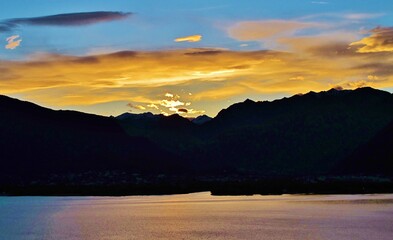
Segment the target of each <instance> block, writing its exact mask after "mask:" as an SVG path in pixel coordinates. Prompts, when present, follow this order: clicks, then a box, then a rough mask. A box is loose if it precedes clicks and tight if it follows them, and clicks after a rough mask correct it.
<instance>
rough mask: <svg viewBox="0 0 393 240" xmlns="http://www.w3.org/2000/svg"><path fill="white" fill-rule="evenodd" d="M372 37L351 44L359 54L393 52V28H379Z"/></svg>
mask: <svg viewBox="0 0 393 240" xmlns="http://www.w3.org/2000/svg"><path fill="white" fill-rule="evenodd" d="M370 33H371V35H370V36H368V37H365V38H363V39H361V40H360V41H356V42H353V43H351V46H352V47H358V50H357V52H359V53H377V52H393V27H377V28H374V29H372V30H371V31H370Z"/></svg>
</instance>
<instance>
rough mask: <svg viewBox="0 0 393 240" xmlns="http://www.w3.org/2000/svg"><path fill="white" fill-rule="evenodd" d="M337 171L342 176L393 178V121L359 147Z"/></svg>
mask: <svg viewBox="0 0 393 240" xmlns="http://www.w3.org/2000/svg"><path fill="white" fill-rule="evenodd" d="M337 170H338V171H339V172H340V173H341V174H360V175H385V176H386V175H387V176H393V121H392V122H391V123H390V124H389V125H388V126H386V127H385V128H384V129H382V130H381V131H379V132H378V133H377V134H376V135H375V136H374V137H373V138H372V139H371V140H370V141H368V142H367V143H365V144H362V145H361V146H359V147H358V148H357V149H356V150H355V151H354V152H353V153H352V154H351V155H350V156H349V157H348V158H347V159H345V161H343V163H342V164H340V165H339V166H337Z"/></svg>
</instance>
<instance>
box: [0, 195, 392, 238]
mask: <svg viewBox="0 0 393 240" xmlns="http://www.w3.org/2000/svg"><path fill="white" fill-rule="evenodd" d="M0 239H4V240H14V239H17V240H30V239H37V240H38V239H39V240H41V239H56V240H62V239H88V240H101V239H266V240H269V239H282V240H286V239H302V240H306V239H310V240H316V239H351V240H352V239H367V240H369V239H375V240H382V239H386V240H391V239H393V195H392V194H390V195H341V196H339V195H328V196H318V195H314V196H311V195H309V196H301V195H299V196H296V195H284V196H239V197H226V196H223V197H215V196H210V194H209V193H195V194H186V195H172V196H136V197H114V198H111V197H0Z"/></svg>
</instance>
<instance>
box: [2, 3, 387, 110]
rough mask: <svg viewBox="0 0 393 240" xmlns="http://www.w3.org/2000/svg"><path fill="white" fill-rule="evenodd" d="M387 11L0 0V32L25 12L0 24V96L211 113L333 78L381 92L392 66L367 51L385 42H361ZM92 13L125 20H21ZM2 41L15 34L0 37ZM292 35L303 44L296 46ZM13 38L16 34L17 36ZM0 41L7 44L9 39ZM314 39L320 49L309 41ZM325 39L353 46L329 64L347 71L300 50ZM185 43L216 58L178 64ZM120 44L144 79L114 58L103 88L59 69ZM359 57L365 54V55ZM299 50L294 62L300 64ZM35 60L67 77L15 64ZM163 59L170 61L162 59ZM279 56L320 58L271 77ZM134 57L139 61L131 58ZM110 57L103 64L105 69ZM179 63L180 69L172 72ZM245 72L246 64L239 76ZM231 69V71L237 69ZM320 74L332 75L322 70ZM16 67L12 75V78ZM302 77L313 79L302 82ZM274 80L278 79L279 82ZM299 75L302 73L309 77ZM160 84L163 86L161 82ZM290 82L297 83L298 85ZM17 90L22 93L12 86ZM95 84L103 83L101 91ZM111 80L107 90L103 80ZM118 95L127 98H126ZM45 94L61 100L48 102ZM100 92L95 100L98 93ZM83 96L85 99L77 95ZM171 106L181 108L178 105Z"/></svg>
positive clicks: (340, 6) (64, 104)
mask: <svg viewBox="0 0 393 240" xmlns="http://www.w3.org/2000/svg"><path fill="white" fill-rule="evenodd" d="M392 6H393V5H392V3H391V2H390V1H389V0H375V1H354V0H348V1H338V0H334V1H333V0H326V1H303V0H296V1H295V0H289V1H288V0H287V1H282V0H279V1H246V2H245V1H223V0H222V1H212V0H210V1H205V0H199V1H175V0H172V1H151V0H144V1H122V0H119V1H108V0H100V1H98V0H89V1H87V0H78V1H76V0H59V1H53V0H37V1H34V2H33V1H31V0H14V1H1V2H0V16H1V17H0V27H1V24H3V25H4V24H7V23H10V22H11V23H13V21H14V22H15V20H13V19H24V20H23V21H24V22H22V23H21V22H20V21H19V22H18V21H16V22H18V24H16V26H13V27H11V28H10V29H9V30H8V31H0V39H3V40H2V41H3V44H4V46H6V45H7V46H9V47H8V48H6V47H1V48H0V61H1V62H0V64H3V65H4V66H1V65H0V70H1V69H4V71H7V72H9V75H7V76H3V77H2V79H0V80H7V81H3V82H4V83H3V85H2V86H3V89H5V90H3V92H0V93H2V94H7V95H11V96H15V97H19V98H22V99H26V100H30V101H34V102H37V103H40V104H43V105H45V106H49V107H53V108H72V109H77V110H83V111H88V112H94V113H98V114H104V115H111V114H112V115H116V114H119V113H121V112H124V111H134V112H143V111H148V110H151V111H153V112H156V113H159V112H162V113H165V114H168V113H173V112H176V111H177V110H178V109H179V108H180V107H183V108H185V107H186V103H187V104H188V103H189V105H187V106H194V107H195V109H194V108H193V109H192V111H191V110H190V111H189V114H190V115H193V114H194V115H198V114H201V113H207V114H209V115H215V114H216V113H217V112H218V111H219V110H220V109H221V108H223V107H227V106H228V105H230V104H231V103H234V102H236V101H242V100H244V99H246V98H252V99H254V100H266V99H267V100H272V99H275V98H278V97H283V96H289V95H291V94H295V93H297V92H305V91H307V90H324V89H328V88H330V87H332V86H333V87H334V86H335V85H343V86H346V87H348V88H353V87H355V86H366V85H370V86H373V87H377V88H381V89H386V90H390V91H391V90H392V87H393V84H392V83H391V82H392V78H391V76H390V73H389V74H388V71H387V70H386V69H388V66H385V65H383V66H382V64H381V63H380V61H379V60H378V58H377V52H378V54H379V55H378V56H379V57H381V53H382V52H383V60H384V62H385V63H386V64H390V63H391V60H392V58H391V50H390V49H391V48H390V47H389V46H388V47H387V48H386V47H385V48H383V49H382V48H381V46H379V47H376V45H375V44H374V43H375V42H373V44H374V45H370V46H368V45H367V44H368V43H369V42H370V41H375V39H379V37H380V36H381V35H382V37H386V36H387V37H388V38H389V36H390V28H391V26H392V23H393V13H392V12H393V7H392ZM97 11H102V12H107V13H110V14H112V13H115V14H116V13H121V14H125V13H131V15H130V16H127V17H124V18H123V17H122V18H113V19H112V18H111V19H110V20H107V19H106V20H100V21H97V22H94V23H91V24H80V25H67V26H65V25H56V24H46V25H45V24H44V25H42V24H41V25H36V24H31V18H36V17H47V16H52V15H57V14H75V13H89V12H97ZM4 26H5V25H4ZM7 26H8V25H7ZM378 27H380V28H381V29H379V28H378ZM375 29H376V30H375ZM193 35H200V37H201V40H200V41H194V42H187V41H184V42H175V41H174V40H175V39H176V38H180V37H187V36H193ZM9 37H13V38H12V39H8V41H6V39H7V38H9ZM367 37H371V38H367ZM373 37H374V38H373ZM302 39H305V41H304V42H303V43H302ZM19 40H21V41H20V42H18V41H19ZM10 41H11V43H13V44H14V45H12V46H11V45H8V44H9V43H10ZM307 41H308V43H307ZM315 42H318V44H317V45H315V44H314V43H315ZM356 42H358V44H357V45H356V44H352V43H356ZM307 44H309V46H308V45H307ZM344 44H346V45H344ZM351 44H352V45H351ZM314 45H315V46H314ZM333 45H334V46H338V45H340V47H341V48H340V51H341V50H343V49H344V50H345V48H346V47H345V46H348V48H351V46H356V47H357V49H355V50H354V52H356V53H358V54H352V55H351V56H349V55H348V54H346V55H345V54H342V55H340V56H338V58H339V61H341V62H343V64H341V65H340V66H337V67H336V70H337V71H338V69H340V70H341V71H343V72H344V71H345V73H346V74H345V75H344V74H341V75H339V74H335V71H336V70H335V69H334V68H333V67H332V68H329V70H327V69H325V68H326V66H324V65H326V64H325V62H326V59H325V58H326V56H316V53H315V51H313V52H311V50H310V49H314V50H315V49H317V48H318V49H319V50H320V51H319V52H321V51H322V49H325V50H326V48H328V47H330V48H331V47H332V46H333ZM362 46H364V48H362ZM192 49H202V50H199V51H225V53H224V55H225V58H224V57H222V58H221V57H217V55H214V56H211V59H210V58H205V57H202V56H200V55H195V57H194V58H193V59H192V64H191V63H190V64H191V65H185V64H184V63H182V62H179V63H178V62H176V63H175V60H174V59H177V58H179V59H180V58H182V57H181V56H184V54H188V53H185V52H184V51H191V50H192ZM209 49H210V50H209ZM261 50H270V51H275V53H274V56H270V55H269V64H271V65H269V67H268V66H265V64H263V63H262V62H258V63H255V58H256V56H258V59H261V58H264V57H265V56H266V54H265V55H263V56H261V54H260V53H259V51H261ZM118 51H135V52H137V53H138V54H139V53H140V54H141V59H143V61H144V63H143V64H146V65H144V67H141V68H140V69H142V70H143V71H146V72H147V73H146V75H149V76H148V77H139V76H142V75H141V74H140V72H137V70H136V69H135V68H131V67H129V66H128V65H126V63H125V62H124V61H125V60H124V59H123V60H121V61H122V62H119V64H118V65H117V66H123V64H125V65H124V66H123V67H122V68H121V69H115V70H116V71H115V70H114V71H113V73H112V74H113V77H111V76H110V75H108V76H107V75H105V78H103V79H104V80H105V81H107V82H108V81H111V83H110V84H109V83H107V82H106V84H107V85H105V84H104V85H102V84H101V83H102V81H103V80H102V79H101V80H100V81H101V82H100V84H101V85H99V84H98V83H96V82H95V83H94V88H92V86H91V85H89V84H87V83H85V81H84V80H83V81H82V80H81V82H75V79H77V78H76V76H74V73H73V72H72V71H71V70H67V71H66V70H65V68H66V67H65V66H66V64H63V63H64V61H65V60H64V59H66V58H83V57H86V56H92V55H94V56H100V57H97V59H98V58H99V60H100V61H101V60H102V59H105V61H106V60H107V59H109V58H111V56H112V55H109V56H107V55H108V54H111V53H115V52H118ZM167 51H174V52H176V54H179V56H178V57H177V56H172V57H171V58H170V59H169V58H168V56H167V55H165V57H162V54H166V52H167ZM332 51H333V52H334V51H335V52H336V53H337V51H338V50H337V49H332ZM284 53H285V54H287V53H289V54H292V56H291V57H288V56H287V55H285V56H284ZM171 54H172V52H171ZM176 54H175V55H176ZM205 54H209V53H205ZM327 54H329V53H327ZM366 55H367V56H370V57H368V58H367V59H365V56H366ZM47 56H50V57H49V58H48V57H47ZM54 56H57V57H54ZM234 56H235V57H237V58H239V59H240V58H241V59H243V58H244V62H247V64H243V65H244V66H242V68H240V67H235V68H234V69H235V70H231V69H232V67H233V66H235V65H236V66H237V65H239V66H240V65H241V63H239V64H237V63H236V61H235V59H231V61H230V60H229V59H230V58H232V57H234ZM299 57H302V59H301V60H299V59H298V58H299ZM101 58H102V59H101ZM295 58H296V59H295ZM344 58H345V59H344ZM43 59H44V60H45V61H52V62H51V63H50V65H54V64H55V63H56V64H60V63H61V64H63V65H62V67H61V68H60V67H59V70H58V71H59V72H62V73H61V74H60V73H59V74H58V76H61V77H62V78H63V79H65V80H64V81H67V83H66V84H64V85H62V84H61V83H60V82H63V81H60V80H59V79H58V78H57V77H56V79H52V78H53V76H55V75H50V74H42V75H40V74H39V71H40V69H39V67H37V68H36V70H34V71H33V70H31V69H30V68H29V67H26V66H27V65H26V66H25V67H24V68H23V69H19V68H21V65H23V64H28V63H29V62H32V61H33V62H34V61H36V62H40V61H41V62H42V61H43ZM48 59H49V60H48ZM160 59H162V60H160ZM354 59H356V60H354ZM15 61H16V62H15ZM114 61H120V60H119V59H116V60H114ZM168 61H170V64H169V65H166V64H167V62H168ZM179 61H181V60H179ZM223 61H226V62H228V66H220V67H217V69H210V67H211V66H210V65H209V64H216V65H220V64H221V63H222V62H223ZM274 61H276V62H274ZM277 61H281V62H285V63H286V64H289V62H291V61H294V62H296V64H297V65H299V63H300V62H304V63H305V62H309V63H316V62H318V64H315V66H313V71H312V72H307V71H306V70H303V69H305V68H307V66H308V65H305V66H303V65H302V66H300V65H299V66H297V67H296V69H292V70H291V72H288V71H289V70H287V69H285V68H283V69H282V71H281V72H280V71H279V70H276V68H278V69H281V68H280V66H278V65H277ZM353 61H356V64H357V65H356V66H355V65H354V66H350V67H348V68H346V69H341V67H342V66H343V65H345V64H346V63H348V64H349V63H352V62H353ZM319 62H320V63H319ZM17 63H18V64H17ZM139 63H140V61H137V62H132V63H130V64H134V65H135V64H139ZM153 63H154V64H155V65H160V68H157V69H150V67H151V65H149V64H153ZM273 63H274V64H275V65H274V64H273ZM108 64H110V63H107V65H105V66H108ZM367 64H368V66H376V65H377V64H379V65H378V69H374V68H372V69H371V67H370V69H369V70H367V71H364V72H359V70H357V72H354V71H353V69H358V68H359V67H358V66H364V65H367ZM372 64H374V65H372ZM246 65H247V66H246ZM67 66H68V65H67ZM250 66H252V67H250ZM95 67H97V66H95ZM208 67H209V68H208ZM76 68H77V69H79V70H78V74H80V75H79V77H81V78H86V79H90V78H91V81H93V80H94V81H95V80H96V79H97V78H100V76H101V75H97V74H92V71H96V72H97V68H94V66H93V67H92V68H91V69H87V68H86V67H85V66H79V65H78V66H76ZM322 68H323V69H322ZM26 69H27V70H26ZM45 69H46V70H47V69H48V68H45ZM124 69H127V71H124ZM165 69H168V71H169V69H170V71H173V72H174V74H173V76H172V75H169V74H168V72H167V71H166V70H165ZM178 69H181V71H179V72H178V75H175V72H176V71H177V70H178ZM228 69H229V70H228ZM243 69H245V70H244V71H243ZM269 69H275V70H274V74H273V73H272V72H273V71H270V70H269ZM41 70H42V69H41ZM142 70H140V71H142ZM149 70H151V71H149ZM257 70H260V72H258V71H257ZM23 71H26V74H27V72H28V73H29V75H28V76H26V75H22V74H21V72H23ZM32 71H33V72H32ZM238 71H240V72H241V73H237V72H238ZM262 71H263V74H262V73H261V72H262ZM328 71H332V74H331V77H330V75H329V74H328ZM16 72H18V73H20V74H16ZM37 72H38V73H37ZM108 72H109V70H108V71H107V72H106V74H109V73H108ZM110 72H112V71H110ZM11 73H12V74H11ZM232 73H233V74H232ZM32 74H35V75H34V79H40V78H41V76H42V79H45V81H44V80H42V82H39V83H38V82H37V81H36V82H34V81H33V80H32V79H33V75H32ZM181 74H183V75H184V74H186V75H187V74H189V75H190V76H193V77H190V76H185V77H184V79H181V80H178V79H177V78H181V77H182V75H181ZM392 74H393V73H392ZM150 75H151V76H150ZM161 75H162V76H161ZM333 75H337V76H333ZM97 76H98V77H97ZM195 76H196V77H195ZM311 76H312V77H313V79H315V80H311ZM93 77H94V79H93ZM279 78H282V79H284V78H285V79H286V80H285V81H282V82H277V79H279ZM309 78H310V80H308V79H309ZM119 79H120V80H121V81H120V80H119ZM122 79H123V80H122ZM124 79H127V80H129V81H125V80H124ZM165 79H167V83H168V84H165ZM250 79H252V81H251V80H250ZM288 79H292V80H291V82H288ZM72 81H74V82H72ZM141 81H145V82H149V81H150V82H152V84H150V85H149V84H141V83H140V82H141ZM157 81H158V82H159V84H157ZM293 81H298V84H295V83H294V82H293ZM82 82H83V83H82ZM89 83H90V82H89ZM360 83H361V84H360ZM34 84H35V85H34ZM83 84H85V85H83ZM16 85H18V86H20V88H18V87H15V86H16ZM26 85H29V88H24V87H23V86H26ZM98 85H99V86H103V87H102V88H100V89H99V87H97V86H98ZM109 85H111V86H110V87H109ZM113 86H116V87H113ZM87 89H90V90H89V91H90V92H91V91H94V94H93V95H92V94H90V93H89V94H87V91H88V90H87ZM214 91H217V93H218V94H217V97H214V94H213V93H214ZM120 93H121V94H120ZM166 93H170V94H172V95H174V97H173V98H171V99H166V100H168V101H169V100H170V101H172V102H171V104H174V105H176V104H178V105H176V106H174V105H173V106H172V105H170V106H169V105H168V104H166V103H163V104H161V103H162V101H163V100H165V94H166ZM194 93H195V95H194ZM105 94H107V95H105ZM114 94H118V95H117V96H118V97H112V96H113V95H114ZM127 94H129V95H130V97H127V96H128V95H127ZM53 95H55V96H58V97H59V99H63V101H55V100H54V99H51V97H53ZM104 95H105V97H103V96H104ZM176 95H177V96H178V97H176ZM97 96H99V97H97ZM109 96H110V97H109ZM70 98H72V99H80V102H78V101H69V99H70ZM88 98H89V99H95V100H94V101H93V100H92V101H87V100H86V99H88ZM160 98H161V99H160ZM160 101H161V103H160ZM176 101H178V102H176ZM128 102H132V103H133V104H131V105H129V106H139V107H136V108H134V109H129V108H130V107H129V106H127V103H128ZM180 103H182V104H183V105H179V104H180ZM152 104H155V105H157V106H158V105H160V104H161V105H162V106H161V107H163V109H162V108H161V107H160V108H159V109H157V108H155V107H151V108H149V107H147V106H148V105H152ZM113 109H115V110H113ZM170 109H172V110H170ZM176 109H177V110H176ZM190 109H191V108H190ZM171 111H172V112H171ZM178 113H179V112H178Z"/></svg>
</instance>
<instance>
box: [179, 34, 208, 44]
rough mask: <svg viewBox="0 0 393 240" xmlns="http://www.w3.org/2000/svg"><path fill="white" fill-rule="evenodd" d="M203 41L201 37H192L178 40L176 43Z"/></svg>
mask: <svg viewBox="0 0 393 240" xmlns="http://www.w3.org/2000/svg"><path fill="white" fill-rule="evenodd" d="M201 40H202V36H201V35H191V36H186V37H179V38H176V39H175V42H199V41H201Z"/></svg>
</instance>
